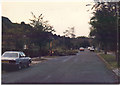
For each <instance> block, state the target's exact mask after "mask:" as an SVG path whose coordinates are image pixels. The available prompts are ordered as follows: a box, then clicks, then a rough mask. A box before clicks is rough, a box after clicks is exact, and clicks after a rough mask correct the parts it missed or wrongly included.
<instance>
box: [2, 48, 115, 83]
mask: <svg viewBox="0 0 120 85" xmlns="http://www.w3.org/2000/svg"><path fill="white" fill-rule="evenodd" d="M116 82H117V79H116V77H115V74H114V73H113V72H112V71H111V70H109V69H108V68H107V67H106V66H105V64H104V63H103V62H102V61H101V60H100V59H99V57H98V56H97V54H96V53H94V52H89V51H88V50H86V51H84V52H79V53H77V55H73V56H62V57H57V58H53V59H50V60H47V61H44V62H42V63H39V64H36V65H33V66H31V67H29V68H25V69H22V70H19V71H13V72H8V73H4V74H2V83H4V84H5V83H10V84H13V83H16V84H18V83H19V84H30V83H31V84H47V83H50V84H73V83H75V84H91V83H92V84H106V83H108V84H109V83H116Z"/></svg>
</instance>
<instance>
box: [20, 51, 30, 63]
mask: <svg viewBox="0 0 120 85" xmlns="http://www.w3.org/2000/svg"><path fill="white" fill-rule="evenodd" d="M20 55H21V57H22V61H23V63H24V64H26V63H28V58H27V57H26V56H25V54H24V53H23V52H20Z"/></svg>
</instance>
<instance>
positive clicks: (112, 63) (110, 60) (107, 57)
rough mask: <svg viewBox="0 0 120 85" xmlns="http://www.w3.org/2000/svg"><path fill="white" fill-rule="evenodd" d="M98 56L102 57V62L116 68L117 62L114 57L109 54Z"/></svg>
mask: <svg viewBox="0 0 120 85" xmlns="http://www.w3.org/2000/svg"><path fill="white" fill-rule="evenodd" d="M100 56H101V57H103V58H104V60H105V61H107V62H108V63H109V64H110V66H111V67H112V68H117V61H116V57H115V56H112V55H110V54H100Z"/></svg>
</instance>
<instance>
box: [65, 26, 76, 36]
mask: <svg viewBox="0 0 120 85" xmlns="http://www.w3.org/2000/svg"><path fill="white" fill-rule="evenodd" d="M63 33H64V35H65V36H66V37H70V38H75V27H68V30H65V32H63Z"/></svg>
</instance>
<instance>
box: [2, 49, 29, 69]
mask: <svg viewBox="0 0 120 85" xmlns="http://www.w3.org/2000/svg"><path fill="white" fill-rule="evenodd" d="M1 60H2V65H3V66H7V67H8V66H13V67H14V68H16V67H17V69H22V67H29V64H30V63H31V58H30V57H26V56H25V54H24V53H23V52H19V51H6V52H4V53H3V55H2V57H1Z"/></svg>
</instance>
